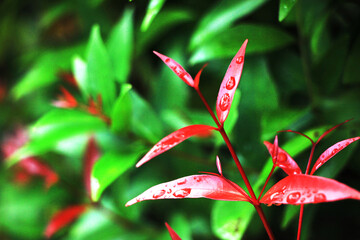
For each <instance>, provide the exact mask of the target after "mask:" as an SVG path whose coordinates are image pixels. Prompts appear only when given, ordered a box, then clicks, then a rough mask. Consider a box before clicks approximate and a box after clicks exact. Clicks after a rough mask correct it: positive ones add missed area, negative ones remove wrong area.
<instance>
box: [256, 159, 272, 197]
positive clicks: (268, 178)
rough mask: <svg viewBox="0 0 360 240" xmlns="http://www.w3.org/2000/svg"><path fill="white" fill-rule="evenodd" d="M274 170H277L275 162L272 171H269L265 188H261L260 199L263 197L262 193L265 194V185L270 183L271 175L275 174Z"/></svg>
mask: <svg viewBox="0 0 360 240" xmlns="http://www.w3.org/2000/svg"><path fill="white" fill-rule="evenodd" d="M274 170H275V164H274V165H273V167H272V168H271V171H270V173H269V176H268V177H267V179H266V181H265V184H264V186H263V188H262V190H261V192H260V195H259V197H258V200H260V198H261V196H262V194H263V192H264V190H265V187H266V185H267V184H268V182H269V180H270V177H271V175H272V174H273V172H274Z"/></svg>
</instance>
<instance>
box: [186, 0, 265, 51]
mask: <svg viewBox="0 0 360 240" xmlns="http://www.w3.org/2000/svg"><path fill="white" fill-rule="evenodd" d="M266 1H267V0H242V1H239V0H223V1H221V2H220V4H219V5H216V6H214V7H213V8H212V10H211V11H209V12H208V13H207V14H206V15H205V16H204V17H202V20H201V22H200V24H199V26H198V27H197V28H196V30H195V33H194V34H193V36H192V38H191V42H190V49H192V50H193V49H194V48H195V47H198V46H200V45H202V44H203V43H205V42H208V41H209V40H210V39H211V38H212V37H214V36H220V32H222V30H224V29H227V28H229V27H230V25H231V24H232V23H233V22H234V21H235V20H237V19H239V18H241V17H244V16H246V15H248V14H250V13H252V12H253V11H255V10H256V9H257V8H258V7H260V6H261V5H263V4H264V3H265V2H266Z"/></svg>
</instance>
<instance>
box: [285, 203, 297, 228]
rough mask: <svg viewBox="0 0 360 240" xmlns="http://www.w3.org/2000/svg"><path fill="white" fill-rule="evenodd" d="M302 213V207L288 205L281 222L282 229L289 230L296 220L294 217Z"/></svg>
mask: <svg viewBox="0 0 360 240" xmlns="http://www.w3.org/2000/svg"><path fill="white" fill-rule="evenodd" d="M299 212H300V206H296V205H286V206H285V213H284V216H283V218H282V222H281V228H283V229H284V228H287V227H288V226H289V224H290V223H291V221H292V220H293V219H294V217H295V216H296V215H297V214H299Z"/></svg>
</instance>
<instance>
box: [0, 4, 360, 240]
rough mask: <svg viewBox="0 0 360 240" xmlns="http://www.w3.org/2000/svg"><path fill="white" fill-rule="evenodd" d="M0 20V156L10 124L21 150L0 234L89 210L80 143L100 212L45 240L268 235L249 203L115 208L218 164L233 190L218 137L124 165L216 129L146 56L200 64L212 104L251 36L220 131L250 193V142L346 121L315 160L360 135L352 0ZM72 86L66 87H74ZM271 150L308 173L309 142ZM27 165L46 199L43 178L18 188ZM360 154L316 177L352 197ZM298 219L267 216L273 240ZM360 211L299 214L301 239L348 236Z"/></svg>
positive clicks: (255, 153) (114, 9) (358, 35)
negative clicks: (28, 161)
mask: <svg viewBox="0 0 360 240" xmlns="http://www.w3.org/2000/svg"><path fill="white" fill-rule="evenodd" d="M149 2H151V3H150V4H149ZM0 16H1V17H0V111H1V115H0V128H1V131H0V136H1V139H2V140H1V142H2V145H3V146H4V144H6V141H7V140H6V139H8V138H9V135H11V134H12V133H13V132H14V131H15V130H16V129H19V128H25V129H27V130H28V134H29V141H27V143H26V144H25V145H24V146H22V147H20V148H19V149H18V150H17V151H16V153H15V154H14V155H13V156H12V157H8V158H6V159H5V157H6V156H3V158H2V160H3V161H1V165H0V216H1V218H0V238H1V239H41V238H42V237H43V232H44V230H45V228H46V225H47V223H48V222H49V220H50V218H51V216H52V215H53V214H54V213H55V212H57V211H58V210H60V209H64V208H66V207H67V206H71V205H75V204H84V203H87V204H90V202H91V201H90V198H89V197H88V195H87V194H86V190H85V189H86V187H85V185H86V184H84V183H83V182H84V181H83V174H84V173H83V172H84V170H83V169H84V168H85V166H83V159H84V154H85V149H86V146H87V143H88V140H89V138H91V136H94V139H96V142H97V144H98V148H99V151H100V153H101V154H100V155H101V156H100V159H99V160H98V161H97V162H96V163H95V165H94V168H93V170H92V173H91V174H92V177H93V179H95V180H94V181H97V182H96V183H97V184H93V185H92V188H91V190H90V195H91V198H92V200H94V201H97V202H98V203H96V204H91V207H90V208H89V210H87V211H86V212H85V213H84V214H83V215H81V216H80V217H79V218H78V219H77V220H76V221H75V222H74V223H73V224H72V225H70V226H68V227H66V228H64V229H63V230H61V231H60V232H58V233H56V234H55V235H54V239H169V236H168V233H167V231H166V228H165V226H164V222H169V223H170V225H171V226H172V227H173V228H174V229H175V230H176V232H177V233H178V234H179V235H180V236H181V237H182V238H183V239H184V240H186V239H239V238H241V237H243V238H244V239H265V238H266V233H265V231H264V230H263V227H262V225H261V222H260V220H259V219H258V217H257V216H255V215H254V216H253V217H252V214H250V209H249V208H251V206H250V205H249V204H247V203H238V202H221V201H211V200H207V199H195V200H189V199H187V200H181V201H179V200H164V201H162V202H158V201H149V202H144V203H140V204H137V205H135V206H131V207H128V208H125V206H124V204H125V203H126V202H127V201H128V200H129V199H131V198H133V197H134V196H136V195H138V194H139V193H140V192H142V191H144V190H145V189H147V188H148V187H150V186H152V185H155V184H158V183H161V182H165V181H170V180H172V179H175V178H178V177H181V176H184V175H192V174H197V173H198V171H209V172H214V171H215V170H214V169H215V168H214V167H215V156H216V155H220V156H221V158H222V161H223V169H224V171H226V172H227V175H228V177H229V178H230V179H232V180H233V181H235V182H237V183H238V184H240V185H241V184H242V183H241V180H240V179H239V176H238V175H237V173H236V168H235V166H234V164H233V162H232V161H231V157H230V154H229V152H228V151H227V149H226V147H224V146H223V143H222V141H221V139H219V137H218V136H215V135H214V136H213V137H211V138H207V139H192V140H188V141H186V142H184V143H183V144H182V145H181V146H180V145H179V146H177V147H176V148H174V149H173V150H171V151H169V152H167V153H165V154H163V155H162V156H159V157H158V158H157V159H154V160H153V161H152V162H151V163H150V164H146V165H144V166H143V167H141V168H139V169H136V168H135V164H136V162H137V160H139V158H141V157H142V155H143V154H144V153H145V152H146V151H147V150H149V149H150V148H151V146H152V145H153V144H154V143H156V142H157V141H158V140H160V139H161V138H162V137H164V136H166V135H167V134H169V133H171V132H173V131H174V130H177V129H179V128H181V127H184V126H187V125H190V124H209V125H212V120H211V118H210V117H209V116H208V114H207V113H206V109H205V108H204V107H203V106H202V105H201V102H200V101H199V99H198V98H197V97H196V94H194V92H193V91H192V90H191V89H190V88H188V87H187V86H186V84H184V83H183V82H182V81H180V80H179V79H178V78H177V77H176V76H175V75H174V74H173V73H172V72H171V71H170V70H169V69H168V68H167V67H166V66H165V65H164V64H163V63H162V62H161V61H160V60H159V59H158V58H157V57H156V56H155V55H154V54H153V53H152V51H153V50H156V51H159V52H161V53H163V54H166V55H167V56H170V57H171V58H173V59H175V60H176V61H178V62H179V63H181V64H182V65H183V66H184V67H185V68H186V70H187V71H188V72H189V73H190V74H191V75H193V76H194V75H195V73H196V72H197V71H198V70H199V69H200V68H201V67H202V65H203V64H204V63H208V66H207V67H206V68H205V70H204V71H203V74H202V77H201V82H200V88H201V89H202V91H203V93H204V95H205V97H206V98H207V99H208V101H209V102H210V103H211V104H212V105H211V106H212V107H214V106H215V100H216V94H217V92H218V88H219V85H220V83H221V80H222V78H223V76H224V74H225V70H226V68H227V66H228V64H229V62H230V59H231V58H232V56H233V55H234V54H235V53H236V52H237V50H238V49H239V47H240V46H241V44H242V42H243V41H244V40H245V39H249V43H248V47H247V52H246V61H245V66H244V70H243V74H242V80H241V83H240V86H239V89H240V91H238V93H237V95H236V96H237V97H236V100H235V101H234V103H233V104H236V105H235V106H233V107H232V112H231V114H232V115H231V120H230V119H229V120H228V124H227V126H226V127H227V131H228V132H229V133H230V137H231V140H232V142H233V144H234V145H235V149H236V150H237V155H238V156H239V158H240V160H241V162H242V164H243V165H244V167H245V170H246V172H247V174H248V175H249V176H250V181H251V182H252V183H253V184H255V186H257V185H259V184H262V183H263V182H264V177H266V174H267V173H268V172H269V169H270V168H271V166H270V164H269V163H270V162H269V159H268V155H267V152H266V148H265V146H264V145H263V144H262V142H263V141H264V140H269V141H270V140H272V139H273V138H274V136H275V134H276V132H277V131H279V130H285V129H292V130H296V131H303V132H307V133H309V134H310V136H312V137H314V138H315V137H317V136H318V135H319V134H321V133H322V131H323V130H324V129H327V128H329V127H330V126H332V125H335V124H337V123H340V122H343V121H345V120H347V119H351V118H353V119H354V120H353V121H351V122H349V123H347V124H346V125H344V126H343V127H341V128H340V129H339V130H337V131H336V132H335V133H332V134H331V135H330V136H329V137H327V138H326V139H324V142H323V143H322V144H321V145H319V148H318V149H317V151H318V152H317V154H320V153H321V152H322V151H321V150H325V149H326V147H327V146H330V145H332V144H334V143H335V142H337V141H339V140H341V139H345V138H350V137H354V136H359V135H360V121H359V119H360V111H359V106H360V97H359V96H360V77H359V75H360V66H359V60H360V26H359V24H360V3H359V2H358V1H352V0H345V1H342V0H324V1H316V2H314V1H311V0H298V1H296V0H280V2H279V1H272V0H224V1H191V0H187V1H165V0H158V1H145V0H133V1H131V2H127V1H114V0H90V1H82V0H76V1H73V0H65V1H41V0H38V1H31V2H28V1H20V0H16V1H14V0H4V1H2V2H1V3H0ZM72 77H75V79H76V81H77V86H73V85H72V84H71V83H70V81H69V79H72ZM61 87H64V88H65V89H67V90H68V91H69V92H71V94H72V95H73V96H74V98H75V99H76V100H75V102H76V107H75V108H61V107H59V102H57V103H56V100H57V101H59V97H58V96H59V95H61V94H62V92H61V90H60V89H61ZM98 95H101V101H99V99H98ZM89 99H92V100H90V103H89ZM54 102H55V105H57V106H58V107H56V106H54ZM60 102H61V101H60ZM100 102H101V103H102V104H101V103H100ZM60 105H61V103H60ZM61 106H62V107H64V105H61ZM67 107H69V106H67ZM279 140H280V144H281V145H282V146H283V148H284V149H286V150H287V151H288V152H289V153H290V154H292V156H293V157H294V158H295V160H297V162H298V164H299V166H300V167H302V168H304V167H305V164H306V159H307V156H308V154H309V150H310V149H309V146H310V144H309V142H307V140H306V139H303V138H301V137H300V136H296V135H292V134H289V133H287V134H285V133H283V134H281V135H280V139H279ZM315 154H316V153H315ZM28 156H36V157H38V158H39V159H41V161H42V162H43V163H46V164H47V165H48V166H49V167H50V168H51V169H52V170H53V171H54V172H56V173H57V175H58V176H59V180H58V182H57V183H56V184H54V185H53V186H51V188H49V189H44V187H43V180H42V179H41V178H35V179H34V180H32V181H30V182H27V183H26V184H25V183H24V182H21V181H20V182H19V179H18V178H17V176H18V175H16V165H17V164H19V163H17V162H18V161H19V160H21V159H23V158H25V157H28ZM359 156H360V148H359V146H358V144H357V143H354V144H353V145H352V146H350V147H349V148H348V149H347V150H346V151H344V152H342V153H341V154H338V155H337V156H336V157H334V160H333V161H332V162H331V164H328V165H326V166H324V168H323V169H322V170H321V171H319V175H321V176H325V177H332V178H333V177H336V179H338V180H339V181H341V182H343V183H346V184H347V185H349V186H352V187H353V188H355V189H360V184H359V178H360V164H359V161H358V159H359ZM266 163H267V164H266ZM10 164H12V165H13V166H11V167H9V165H10ZM262 173H263V174H262ZM264 173H265V174H264ZM275 177H276V178H278V179H281V178H283V177H284V174H283V173H280V172H278V173H276V175H275ZM259 186H260V185H259ZM270 186H271V184H270ZM255 189H256V188H255ZM88 193H89V191H88ZM257 194H258V193H257ZM294 209H295V210H294ZM296 212H297V207H294V206H288V207H285V206H280V207H271V208H266V209H265V214H266V215H267V216H268V218H269V221H270V225H271V227H272V228H273V230H274V232H275V236H276V237H277V238H278V239H292V238H295V235H296V227H297V223H296V222H297V220H296V219H297V214H296ZM294 213H295V214H294ZM359 214H360V209H359V207H358V203H357V202H355V201H351V200H347V201H342V202H336V203H326V204H320V205H316V206H312V205H311V206H307V207H306V211H305V216H304V217H305V219H304V230H303V235H304V236H303V238H304V239H341V238H343V237H344V236H346V235H349V236H351V235H353V236H356V234H357V236H359V231H358V229H359V228H360V222H359V219H358V217H357V216H359Z"/></svg>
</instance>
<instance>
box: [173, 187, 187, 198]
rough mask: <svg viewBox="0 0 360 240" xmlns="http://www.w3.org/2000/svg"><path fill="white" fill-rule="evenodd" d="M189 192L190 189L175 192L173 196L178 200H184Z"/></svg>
mask: <svg viewBox="0 0 360 240" xmlns="http://www.w3.org/2000/svg"><path fill="white" fill-rule="evenodd" d="M190 192H191V189H190V188H184V189H180V190H177V191H176V192H174V194H173V195H174V196H175V197H178V198H184V197H186V196H188V195H189V194H190Z"/></svg>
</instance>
